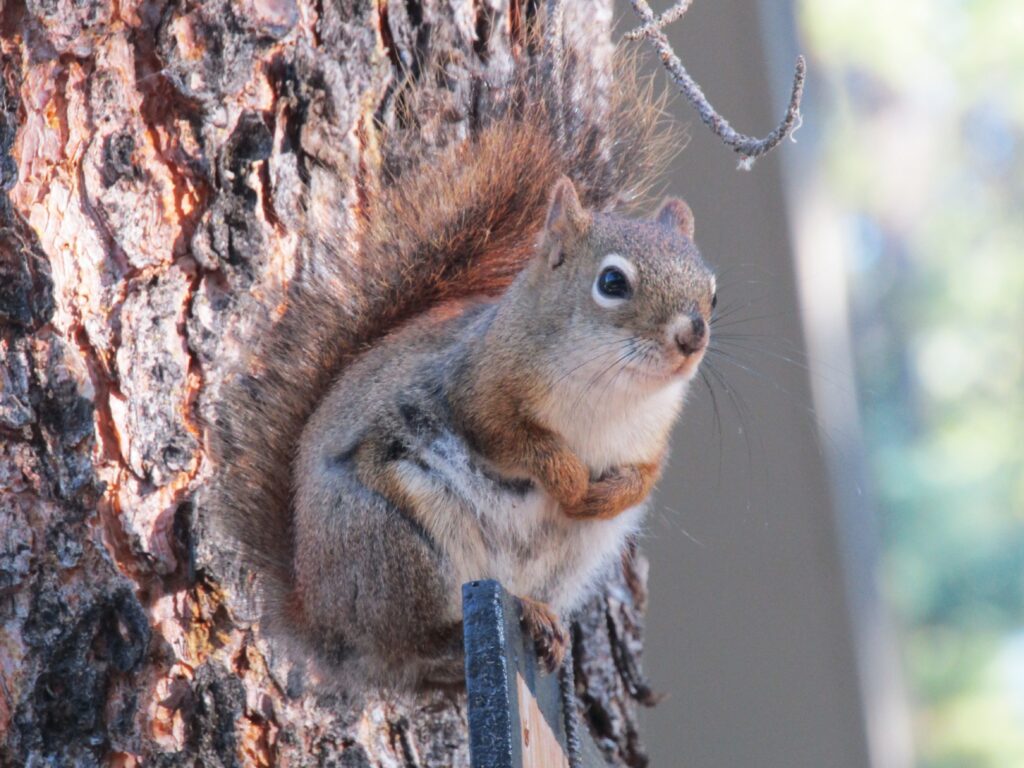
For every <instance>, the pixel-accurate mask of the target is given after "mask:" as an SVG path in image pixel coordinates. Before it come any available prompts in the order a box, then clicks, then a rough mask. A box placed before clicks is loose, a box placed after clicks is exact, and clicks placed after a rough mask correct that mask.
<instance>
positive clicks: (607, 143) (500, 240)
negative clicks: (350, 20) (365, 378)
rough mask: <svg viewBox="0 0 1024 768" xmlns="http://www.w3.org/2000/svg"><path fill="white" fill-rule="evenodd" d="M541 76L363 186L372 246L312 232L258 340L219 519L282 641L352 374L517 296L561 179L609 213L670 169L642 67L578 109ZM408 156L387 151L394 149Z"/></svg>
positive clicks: (227, 439) (236, 388)
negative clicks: (486, 119) (436, 320)
mask: <svg viewBox="0 0 1024 768" xmlns="http://www.w3.org/2000/svg"><path fill="white" fill-rule="evenodd" d="M541 69H542V67H540V66H534V67H532V68H531V69H529V70H524V72H522V73H521V74H520V76H518V77H517V78H516V81H515V83H514V85H513V87H512V88H511V89H510V93H511V96H510V97H509V98H508V99H507V101H506V106H505V108H504V110H503V112H502V113H501V114H499V115H497V116H496V117H494V118H493V119H492V120H491V122H490V123H489V124H487V125H486V126H485V127H484V128H482V129H481V130H480V131H479V132H478V133H477V135H475V136H474V137H473V138H470V139H467V140H465V141H463V142H460V143H458V144H455V145H453V146H450V147H448V148H446V149H444V150H441V151H440V152H439V153H438V154H436V155H435V156H432V157H429V158H425V159H424V160H423V161H422V162H421V163H419V164H418V165H416V166H414V167H412V168H407V169H404V170H403V171H402V172H401V173H400V174H397V175H392V176H391V177H387V176H386V174H385V173H384V172H383V171H380V170H379V169H369V170H365V171H364V173H365V178H363V179H362V180H361V182H362V184H363V188H364V190H365V193H364V195H363V197H362V198H361V200H360V207H359V209H358V211H357V222H358V230H359V231H358V237H357V238H352V237H351V235H348V236H347V237H345V238H343V237H341V236H339V235H337V234H336V233H332V231H331V229H330V227H324V228H323V230H322V231H320V232H318V233H309V235H308V238H309V239H310V240H314V239H315V241H316V245H317V246H318V247H317V248H313V249H311V251H312V252H314V253H318V254H321V256H320V257H319V258H318V259H317V261H316V263H309V264H307V265H306V267H305V269H304V270H303V273H302V274H300V275H299V276H297V277H296V278H295V279H294V280H293V281H292V283H291V285H290V286H289V288H288V292H287V295H286V296H285V297H284V298H283V302H282V303H283V306H284V311H283V314H281V315H280V316H279V319H277V320H276V322H274V323H273V324H272V325H270V326H269V327H268V328H266V329H264V330H263V332H261V333H258V334H255V338H256V339H257V342H256V346H255V349H254V351H253V353H252V354H251V355H250V356H249V358H248V360H247V361H246V365H247V370H245V371H243V372H240V373H239V375H237V376H236V377H235V378H234V379H232V380H230V381H228V382H227V383H226V385H225V387H224V389H223V394H222V397H221V406H220V409H219V411H218V420H217V424H216V425H214V429H213V430H212V432H213V434H212V437H213V440H212V448H213V455H214V457H215V460H216V461H217V464H218V473H219V474H218V477H217V479H216V480H215V483H214V486H213V490H212V496H211V498H210V501H209V504H208V509H209V514H210V515H211V516H212V518H211V519H213V520H215V521H217V522H218V523H219V524H221V525H223V526H224V527H225V528H226V530H227V532H228V533H229V534H230V535H231V536H232V538H234V539H235V540H236V541H237V542H238V544H239V545H240V548H241V554H242V556H243V558H244V561H245V563H246V565H247V566H248V567H249V568H250V569H251V570H252V571H253V573H255V574H256V575H257V584H258V587H259V590H260V592H261V595H262V598H263V603H264V610H265V619H266V620H268V621H269V623H270V625H271V626H278V625H280V624H281V623H283V622H288V621H289V620H291V619H292V618H293V615H292V613H293V609H294V606H293V605H292V600H293V596H292V593H291V586H292V584H293V581H294V574H293V570H292V568H293V566H292V559H293V547H294V543H293V532H292V519H291V518H292V513H291V509H292V496H293V491H294V484H293V477H292V476H293V463H294V461H295V457H296V454H297V451H298V442H299V438H300V435H301V434H302V429H303V426H304V425H305V424H306V422H307V421H308V420H309V418H310V416H311V414H312V413H313V411H314V409H315V408H316V406H317V404H318V403H319V402H320V401H321V400H322V398H323V397H324V395H325V394H326V392H327V391H328V389H329V388H330V385H331V383H332V382H333V381H334V380H335V379H336V378H337V376H338V374H339V371H341V370H342V369H344V367H345V366H346V365H347V364H348V363H349V362H351V361H352V360H353V359H354V358H355V357H356V356H358V355H359V354H360V353H361V352H362V351H365V350H366V349H367V348H369V347H370V346H372V345H373V344H374V343H375V342H376V341H377V340H379V339H381V338H382V337H384V336H385V335H387V334H388V333H390V332H391V331H393V330H395V329H396V328H398V327H399V326H401V325H402V324H403V323H405V322H407V321H409V320H410V319H411V318H414V317H417V316H419V315H421V314H422V313H424V312H426V311H428V310H430V309H432V308H434V307H436V306H438V305H439V304H442V303H446V302H451V301H458V300H460V299H465V298H471V297H474V296H482V295H496V294H500V293H501V292H502V291H503V290H504V289H505V288H507V287H508V285H509V284H510V283H511V282H512V280H513V279H514V278H515V276H516V275H517V274H518V272H519V271H520V270H521V268H522V267H523V265H524V264H525V262H526V261H527V260H528V259H529V256H530V254H531V253H532V251H533V249H534V247H535V246H536V240H537V237H538V234H539V232H540V230H541V228H542V226H543V223H544V216H545V212H546V208H547V203H548V199H549V195H550V192H551V189H552V187H553V186H554V185H555V182H556V181H557V180H558V179H559V177H561V176H563V175H564V176H568V177H569V178H571V179H572V180H573V182H574V183H575V185H576V189H577V190H578V191H579V194H580V198H581V200H582V202H583V203H584V204H585V205H586V206H587V207H588V208H591V209H595V210H607V209H610V208H612V207H617V206H620V205H623V204H629V203H631V202H632V201H633V200H634V199H635V198H636V197H637V196H639V195H640V194H642V192H643V191H645V189H646V187H647V186H649V184H650V182H651V179H652V178H653V177H654V176H655V175H656V173H657V172H658V171H660V169H661V167H662V166H663V164H664V161H665V157H666V155H667V154H668V151H669V150H668V147H669V139H668V137H667V135H666V134H665V133H664V132H663V131H662V130H661V120H660V118H661V115H662V103H661V102H660V101H659V100H658V99H656V98H655V97H654V96H653V95H652V88H651V86H650V84H649V83H646V84H645V83H640V82H638V79H637V78H636V77H635V65H634V64H633V62H630V61H625V62H623V61H622V60H620V61H619V64H618V65H617V72H616V74H615V77H614V78H613V79H612V84H611V85H610V86H609V87H608V88H607V89H600V88H598V87H597V86H596V85H590V86H588V85H586V83H585V82H582V81H581V82H580V83H574V84H573V88H574V93H573V96H572V101H571V103H570V104H564V105H563V104H561V103H560V101H561V98H560V97H561V96H562V95H563V92H566V91H567V89H564V88H562V87H561V86H559V85H557V84H556V83H553V82H552V81H551V80H550V79H549V76H548V75H546V74H545V73H544V72H543V71H541ZM564 71H566V72H571V67H566V69H565V70H564ZM580 88H582V90H583V91H586V90H587V89H588V88H589V89H592V92H589V93H588V92H580ZM556 91H557V92H556ZM397 141H400V136H399V135H398V134H396V135H394V136H387V135H384V136H382V137H380V142H381V145H382V146H383V147H384V149H385V150H386V149H387V148H388V143H389V142H397ZM339 218H340V217H339ZM352 239H358V247H354V246H353V245H351V240H352Z"/></svg>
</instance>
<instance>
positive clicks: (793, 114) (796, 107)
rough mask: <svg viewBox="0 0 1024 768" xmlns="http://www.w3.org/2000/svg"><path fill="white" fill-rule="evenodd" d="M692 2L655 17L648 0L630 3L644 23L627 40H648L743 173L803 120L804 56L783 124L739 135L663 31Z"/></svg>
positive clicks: (685, 0)
mask: <svg viewBox="0 0 1024 768" xmlns="http://www.w3.org/2000/svg"><path fill="white" fill-rule="evenodd" d="M691 1H692V0H681V1H680V2H679V3H678V4H677V5H675V6H673V7H672V8H670V9H669V10H668V11H666V12H665V13H664V14H662V15H661V16H660V17H657V18H656V17H655V15H654V11H653V10H651V6H650V4H649V3H648V2H647V0H630V2H631V3H632V4H633V10H635V11H636V14H637V16H639V17H640V20H641V22H643V23H642V24H641V26H640V27H638V28H637V29H635V30H633V31H632V32H630V33H629V34H627V35H626V37H627V38H628V39H630V40H640V39H647V40H650V41H651V43H652V45H653V46H654V48H655V50H656V51H657V52H658V56H659V57H660V58H661V63H662V64H663V65H664V66H665V69H667V70H668V73H669V75H671V76H672V79H673V80H674V81H675V83H676V85H677V86H678V87H679V91H680V93H682V94H683V96H685V97H686V100H687V101H689V102H690V104H692V105H693V107H694V108H695V109H696V110H697V113H698V114H699V115H700V119H701V121H703V123H704V125H706V126H707V127H708V128H710V129H711V132H712V133H714V134H715V135H716V136H717V137H718V138H719V139H721V140H722V143H723V144H725V145H726V146H728V147H731V148H732V149H733V151H735V152H737V153H738V154H739V155H740V156H741V159H740V165H739V167H740V168H741V169H743V170H749V169H750V167H751V166H752V165H753V162H754V160H755V159H756V158H758V157H760V156H761V155H764V154H767V153H768V152H771V151H772V150H773V149H775V147H777V146H778V145H779V144H781V143H782V141H783V140H784V139H785V138H786V137H787V136H790V135H792V133H793V131H795V130H796V129H797V128H799V127H800V123H801V120H802V118H801V116H800V99H801V98H802V97H803V92H804V79H805V78H806V76H807V62H806V61H805V60H804V57H803V56H798V57H797V59H796V72H795V73H794V75H793V90H792V91H791V92H790V97H789V108H788V109H787V110H786V115H785V117H783V119H782V122H780V123H779V124H778V125H777V126H776V127H775V130H774V131H772V132H771V133H769V134H768V135H767V136H765V137H764V138H762V139H759V138H757V137H756V136H747V135H746V134H743V133H739V132H738V131H736V130H735V129H734V128H733V127H732V126H731V125H729V121H728V120H726V119H725V118H724V117H722V116H721V115H720V114H719V113H718V111H717V110H716V109H715V108H714V107H713V106H712V105H711V102H709V101H708V99H707V96H705V95H704V91H703V90H701V87H700V85H698V84H697V81H696V80H694V79H693V78H692V77H691V76H690V73H689V72H687V71H686V68H685V67H684V66H683V62H682V61H680V60H679V57H678V56H677V55H676V52H675V51H674V50H673V49H672V45H671V44H670V43H669V41H668V37H666V35H665V33H664V32H663V31H662V28H663V27H664V26H665V25H666V24H668V23H670V22H671V21H674V20H676V19H679V18H680V17H682V15H683V14H684V13H685V12H686V10H687V9H688V8H689V6H690V2H691Z"/></svg>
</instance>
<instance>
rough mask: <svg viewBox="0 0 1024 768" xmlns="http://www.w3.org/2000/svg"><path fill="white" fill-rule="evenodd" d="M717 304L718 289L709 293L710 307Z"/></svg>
mask: <svg viewBox="0 0 1024 768" xmlns="http://www.w3.org/2000/svg"><path fill="white" fill-rule="evenodd" d="M717 306H718V291H715V292H714V293H712V294H711V308H712V309H714V308H715V307H717Z"/></svg>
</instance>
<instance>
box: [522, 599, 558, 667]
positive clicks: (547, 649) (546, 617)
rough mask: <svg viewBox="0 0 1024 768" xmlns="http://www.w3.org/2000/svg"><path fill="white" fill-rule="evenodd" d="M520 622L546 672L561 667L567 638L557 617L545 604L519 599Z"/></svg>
mask: <svg viewBox="0 0 1024 768" xmlns="http://www.w3.org/2000/svg"><path fill="white" fill-rule="evenodd" d="M518 599H519V607H520V610H521V611H522V613H521V617H520V620H521V621H522V623H523V627H525V629H526V631H527V632H528V633H529V635H530V637H532V638H533V644H534V648H535V649H536V651H537V656H538V657H539V658H540V661H541V663H542V664H543V665H544V668H545V669H546V670H547V671H548V672H554V671H555V670H556V669H558V668H559V667H560V666H561V665H562V660H563V659H564V658H565V653H566V651H567V650H568V648H569V636H568V634H567V633H566V631H565V629H564V628H563V627H562V622H561V621H560V620H559V618H558V616H557V615H556V614H555V612H554V611H552V610H551V609H550V608H549V607H548V606H547V605H546V604H545V603H542V602H539V601H537V600H533V599H531V598H529V597H520V598H518Z"/></svg>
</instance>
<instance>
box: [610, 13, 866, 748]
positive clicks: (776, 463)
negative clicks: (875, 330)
mask: <svg viewBox="0 0 1024 768" xmlns="http://www.w3.org/2000/svg"><path fill="white" fill-rule="evenodd" d="M618 10H619V13H620V31H625V30H627V29H629V28H630V27H631V26H632V24H633V20H632V18H630V17H629V16H628V15H627V14H628V13H629V9H628V6H627V4H625V3H621V4H620V7H619V9H618ZM658 10H661V7H660V6H659V7H658ZM670 36H671V38H672V40H673V42H674V44H675V46H676V51H677V52H678V53H679V54H680V56H681V57H682V58H683V61H684V63H685V64H686V65H687V67H688V69H689V71H690V72H691V73H692V74H693V75H694V76H695V77H696V78H697V80H698V81H699V82H700V83H701V84H702V85H703V87H704V89H705V91H706V93H707V94H708V96H709V98H710V99H711V101H712V103H714V104H715V105H716V106H717V107H718V108H719V109H720V110H721V111H722V113H723V114H724V115H725V116H726V117H727V118H728V119H729V120H730V121H731V122H732V124H733V125H734V126H735V127H736V128H737V129H738V130H742V131H744V132H747V133H757V134H759V135H761V134H764V133H766V132H767V131H768V130H770V129H771V128H772V127H773V126H774V124H775V121H776V120H778V119H779V117H780V116H781V113H782V111H783V109H784V104H783V103H782V102H781V101H780V100H779V99H778V98H776V97H774V93H775V92H774V91H772V90H771V88H770V86H769V82H768V77H767V73H766V64H765V62H766V60H767V59H766V57H765V55H764V50H763V46H762V39H761V27H760V19H759V16H758V8H757V6H756V4H755V3H753V2H742V3H737V2H730V3H724V2H715V0H703V1H702V2H701V1H698V2H696V3H695V4H694V6H693V7H692V8H691V9H690V11H689V13H688V14H687V16H686V17H685V19H683V21H682V22H679V23H677V24H675V25H673V27H672V28H671V29H670ZM773 60H774V59H773ZM652 70H653V64H652ZM811 76H812V77H813V72H812V73H811ZM658 77H660V78H662V82H667V75H664V74H663V73H659V74H658ZM673 112H674V114H675V115H676V116H677V117H678V118H679V119H680V120H682V121H684V122H688V123H690V124H691V127H690V134H691V136H692V140H691V141H690V144H689V146H688V147H687V148H686V150H685V151H684V152H683V153H682V154H681V156H680V157H679V159H678V160H677V161H676V163H675V164H674V166H673V168H672V170H671V173H670V174H669V179H668V180H669V192H670V193H672V194H678V195H680V196H682V197H685V198H686V199H687V200H688V201H689V203H690V205H691V207H692V208H693V210H694V213H695V216H696V221H697V242H698V245H699V246H700V248H701V250H702V252H703V253H704V255H705V258H706V259H707V260H708V261H709V262H710V263H711V264H712V265H713V266H714V267H715V268H716V269H717V270H718V273H719V283H718V285H719V311H720V313H721V314H722V315H725V314H726V313H731V312H733V310H735V313H734V314H730V315H729V317H728V318H726V319H723V320H722V321H721V322H722V324H723V325H724V324H727V323H732V322H733V321H740V320H744V322H741V323H737V324H736V325H730V326H729V327H728V328H726V327H722V328H721V329H720V331H719V332H720V333H722V334H723V335H724V334H726V333H736V334H748V335H746V336H745V338H743V339H739V340H736V343H737V344H739V345H742V346H744V347H748V348H749V349H739V348H736V347H732V346H730V347H727V348H726V349H727V351H728V353H729V354H730V355H734V356H735V357H737V358H739V359H740V361H741V364H742V365H744V366H747V367H749V368H751V369H753V370H754V371H756V372H757V373H756V374H755V375H752V374H749V373H747V372H745V371H743V370H741V369H740V368H738V367H737V366H735V365H733V364H731V363H729V362H728V361H726V360H723V359H721V358H719V357H716V356H713V357H712V358H711V363H712V364H713V365H714V366H716V367H717V368H718V369H719V370H720V371H721V372H722V374H723V375H724V376H725V378H726V381H727V382H728V384H729V386H730V387H731V388H733V389H734V390H735V397H736V399H737V400H738V401H739V403H740V405H739V409H740V410H741V411H743V412H742V413H739V414H738V413H737V408H736V407H735V406H734V403H733V401H732V399H731V398H730V396H729V395H728V394H727V393H726V391H725V390H724V389H723V387H722V386H721V385H720V384H718V383H717V382H714V381H713V379H712V382H713V383H714V384H715V394H716V397H717V401H718V410H719V415H720V428H719V425H718V424H716V420H715V417H714V415H713V409H712V401H711V397H710V396H709V394H708V392H707V389H706V387H704V385H703V384H702V383H701V382H700V381H697V382H695V385H694V387H693V389H692V392H691V397H690V399H689V403H688V406H687V409H686V411H685V413H684V415H683V419H682V423H681V425H680V427H679V429H678V431H677V433H676V437H675V441H674V446H673V455H672V463H671V466H670V468H669V470H668V472H667V473H666V477H665V479H664V480H663V481H662V484H661V488H660V491H659V493H658V495H657V498H656V499H655V502H654V504H653V506H652V513H651V516H650V518H649V525H648V532H647V538H646V541H645V544H644V547H645V550H646V552H647V554H648V556H649V557H650V560H651V578H650V590H651V605H650V610H649V619H648V635H647V638H648V640H647V656H646V669H647V672H648V674H649V675H650V678H651V682H652V684H653V685H654V687H655V688H656V689H657V690H660V691H663V692H665V693H667V694H668V697H667V698H666V699H665V700H664V701H663V702H662V703H661V704H660V705H659V706H658V707H656V708H655V709H653V710H651V711H650V713H649V715H648V716H647V717H646V738H647V742H648V744H649V747H650V750H651V764H652V765H653V766H658V767H659V768H660V767H669V766H685V767H686V768H712V767H714V768H741V767H742V768H747V767H752V768H753V767H756V768H803V767H806V768H847V767H848V768H863V766H866V765H868V751H867V746H866V742H865V735H864V721H863V714H862V711H861V704H860V693H859V689H858V677H857V668H856V663H855V656H854V648H853V641H852V640H851V632H850V624H849V619H848V614H847V610H846V599H845V597H844V585H843V582H842V571H841V560H840V557H839V546H838V543H837V537H836V531H835V523H834V515H833V510H832V500H831V498H830V493H829V486H828V476H827V472H826V465H825V459H824V457H823V455H822V451H821V449H820V446H819V439H818V432H817V426H816V416H815V415H814V413H813V406H812V403H811V393H810V387H809V383H808V380H807V375H806V373H805V371H804V370H803V369H802V367H801V364H802V363H803V357H802V354H801V352H800V350H803V340H802V337H801V328H800V315H799V311H798V299H797V294H796V288H795V284H794V268H793V260H792V256H791V247H790V242H789V237H788V233H787V223H786V211H785V207H784V206H785V200H784V199H783V191H782V183H781V179H780V173H779V163H780V159H781V158H780V156H779V153H785V152H789V151H791V145H789V144H784V145H783V146H782V147H781V148H780V149H779V150H778V151H777V152H776V153H775V154H774V155H772V156H770V157H768V158H765V159H762V160H761V161H759V162H758V163H757V164H756V166H755V168H754V170H753V172H751V173H741V172H737V171H736V170H735V166H736V157H735V155H733V154H732V152H731V151H729V150H727V149H726V148H724V147H723V146H722V145H721V144H719V143H718V141H717V140H716V139H715V138H714V137H713V136H711V135H710V133H709V132H708V131H707V130H706V129H705V128H704V127H703V126H702V125H700V124H699V120H698V118H697V117H696V114H695V113H694V112H693V111H692V110H691V109H690V108H689V107H688V106H686V105H685V104H684V103H683V102H682V99H677V100H676V103H675V104H674V105H673ZM805 117H806V119H807V120H815V119H816V116H815V115H814V114H806V116H805ZM747 318H750V319H747ZM712 338H713V340H714V336H713V337H712ZM758 350H768V351H767V352H765V351H758ZM774 353H781V354H784V355H786V356H787V357H791V358H793V359H794V360H796V361H797V364H792V363H786V362H784V361H781V360H779V359H777V358H775V357H773V354H774ZM838 385H839V386H852V385H850V384H849V383H843V382H840V383H838Z"/></svg>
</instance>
